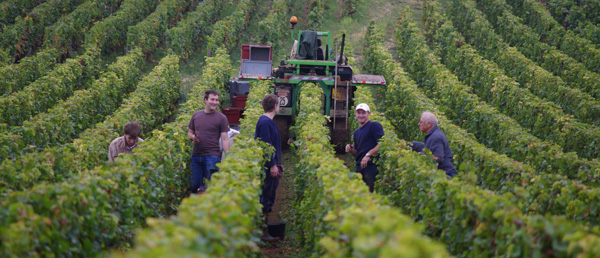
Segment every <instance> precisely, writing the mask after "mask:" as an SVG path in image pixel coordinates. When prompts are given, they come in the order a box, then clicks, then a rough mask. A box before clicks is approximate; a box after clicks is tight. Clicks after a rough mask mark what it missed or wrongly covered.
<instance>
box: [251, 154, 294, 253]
mask: <svg viewBox="0 0 600 258" xmlns="http://www.w3.org/2000/svg"><path fill="white" fill-rule="evenodd" d="M282 154H283V155H282V156H283V166H284V167H285V171H284V173H283V175H282V177H281V180H280V181H279V186H278V187H277V193H276V194H275V204H274V206H273V212H271V213H270V214H269V223H278V222H285V223H286V228H285V238H284V239H283V240H279V241H276V242H272V243H265V244H264V245H263V246H261V251H262V254H263V255H264V256H265V257H298V254H299V253H300V252H301V250H302V249H301V248H302V247H301V246H300V244H299V243H298V239H297V231H296V229H295V227H294V224H293V223H294V221H293V216H294V214H293V202H294V198H295V196H296V195H295V193H294V172H295V171H294V161H293V160H292V158H293V154H292V152H291V151H290V150H284V151H283V153H282Z"/></svg>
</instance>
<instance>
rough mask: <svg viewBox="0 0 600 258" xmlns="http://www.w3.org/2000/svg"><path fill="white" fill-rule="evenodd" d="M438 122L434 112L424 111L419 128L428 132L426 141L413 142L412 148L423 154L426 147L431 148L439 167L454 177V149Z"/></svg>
mask: <svg viewBox="0 0 600 258" xmlns="http://www.w3.org/2000/svg"><path fill="white" fill-rule="evenodd" d="M437 124H438V120H437V117H435V115H434V114H432V113H431V112H428V111H425V112H423V114H422V115H421V120H420V121H419V130H420V131H421V132H424V133H426V134H427V135H425V143H422V142H412V145H413V146H412V148H413V150H414V151H416V152H419V153H421V154H422V153H423V149H424V148H427V149H429V150H430V151H431V153H432V154H433V158H434V159H435V160H436V162H437V163H438V169H439V170H444V171H446V175H448V177H453V176H454V173H455V169H454V165H452V151H451V150H450V145H449V144H448V139H447V138H446V135H444V133H443V132H442V130H440V128H438V126H437Z"/></svg>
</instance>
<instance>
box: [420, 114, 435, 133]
mask: <svg viewBox="0 0 600 258" xmlns="http://www.w3.org/2000/svg"><path fill="white" fill-rule="evenodd" d="M437 124H438V120H437V117H435V115H434V114H433V113H431V112H429V111H425V112H423V114H421V120H420V121H419V130H421V132H424V133H428V132H429V131H431V129H433V128H434V127H436V126H437Z"/></svg>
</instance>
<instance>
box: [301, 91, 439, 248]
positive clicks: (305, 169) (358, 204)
mask: <svg viewBox="0 0 600 258" xmlns="http://www.w3.org/2000/svg"><path fill="white" fill-rule="evenodd" d="M321 95H322V92H321V89H320V88H319V87H317V86H315V85H314V84H312V83H311V84H304V85H303V86H302V92H301V96H300V99H301V100H300V103H302V106H301V109H300V114H299V115H298V118H297V125H296V129H297V134H296V135H297V136H298V138H297V140H296V142H295V146H296V154H297V155H298V158H299V162H298V165H297V171H301V174H300V175H299V176H298V177H297V179H296V181H297V183H298V184H299V187H300V189H301V190H302V194H301V198H300V199H299V200H298V201H297V203H296V209H297V211H298V213H299V215H298V218H297V219H298V220H299V221H298V224H299V227H300V229H301V230H302V233H303V235H302V236H303V238H304V241H305V243H304V246H305V252H306V253H304V255H310V254H311V253H312V255H322V256H326V257H348V256H364V257H367V256H368V257H377V256H384V257H385V256H389V257H448V254H447V253H446V250H445V249H444V248H443V247H442V245H440V244H438V243H435V242H433V241H431V240H430V239H428V238H426V237H423V236H422V235H421V233H420V232H421V227H419V226H416V225H414V224H413V223H412V219H410V218H409V217H407V216H404V215H402V214H400V212H399V211H398V210H397V209H394V208H392V207H390V206H388V205H386V201H385V199H383V198H382V197H381V196H378V195H373V194H371V193H369V192H368V188H367V187H366V186H365V185H364V183H363V182H362V180H360V176H358V175H359V174H357V173H354V172H351V171H350V170H349V169H348V168H346V167H345V166H344V165H343V162H342V161H341V160H339V159H336V158H334V156H333V148H332V147H331V145H330V144H329V137H328V135H329V132H328V131H329V129H328V128H327V127H326V125H325V123H326V121H327V120H326V119H325V117H323V115H321ZM386 125H388V124H386ZM384 137H387V135H386V136H384ZM315 154H318V155H315Z"/></svg>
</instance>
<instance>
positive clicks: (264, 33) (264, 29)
mask: <svg viewBox="0 0 600 258" xmlns="http://www.w3.org/2000/svg"><path fill="white" fill-rule="evenodd" d="M289 16H290V14H289V11H288V5H287V0H275V1H273V5H272V6H271V9H270V12H269V14H268V15H267V17H266V18H264V19H263V20H261V21H260V22H258V32H259V33H260V34H259V42H260V43H261V44H265V45H271V46H273V50H274V51H276V52H277V53H285V52H284V51H286V50H288V44H284V43H286V42H288V41H289V40H287V39H288V38H289V31H288V30H289V27H288V26H286V25H287V24H288V23H287V22H286V21H287V20H288V19H289ZM273 59H274V60H275V59H276V58H273Z"/></svg>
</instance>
